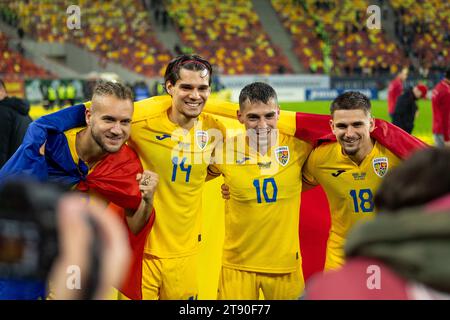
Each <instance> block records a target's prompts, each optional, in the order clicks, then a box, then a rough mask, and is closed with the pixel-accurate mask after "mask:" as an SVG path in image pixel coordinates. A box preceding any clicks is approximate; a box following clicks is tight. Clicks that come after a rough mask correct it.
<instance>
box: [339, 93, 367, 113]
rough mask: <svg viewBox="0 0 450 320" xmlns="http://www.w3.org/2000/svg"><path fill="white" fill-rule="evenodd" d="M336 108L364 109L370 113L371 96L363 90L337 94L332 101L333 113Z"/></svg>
mask: <svg viewBox="0 0 450 320" xmlns="http://www.w3.org/2000/svg"><path fill="white" fill-rule="evenodd" d="M336 110H363V111H364V112H366V114H370V111H371V104H370V100H369V98H367V96H366V95H364V94H362V93H361V92H358V91H347V92H344V93H342V94H340V95H339V96H337V97H336V99H334V100H333V102H332V103H331V106H330V112H331V115H333V114H334V112H335V111H336Z"/></svg>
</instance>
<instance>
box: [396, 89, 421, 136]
mask: <svg viewBox="0 0 450 320" xmlns="http://www.w3.org/2000/svg"><path fill="white" fill-rule="evenodd" d="M416 100H417V99H416V97H415V96H414V93H413V89H412V88H408V89H406V90H404V91H403V93H402V94H401V96H400V97H398V99H397V103H396V104H395V111H394V116H393V118H392V123H393V124H395V125H396V126H397V127H400V128H402V129H403V130H405V131H406V132H408V133H411V132H412V131H413V128H414V118H415V116H416V111H417V109H418V108H417V102H416Z"/></svg>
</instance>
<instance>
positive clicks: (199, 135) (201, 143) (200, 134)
mask: <svg viewBox="0 0 450 320" xmlns="http://www.w3.org/2000/svg"><path fill="white" fill-rule="evenodd" d="M208 138H209V136H208V132H206V131H203V130H197V131H195V140H196V141H197V145H198V147H199V148H200V149H201V150H203V149H205V147H206V145H207V144H208Z"/></svg>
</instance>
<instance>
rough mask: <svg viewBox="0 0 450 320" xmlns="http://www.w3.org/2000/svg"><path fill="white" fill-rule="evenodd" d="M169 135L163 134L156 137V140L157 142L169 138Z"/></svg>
mask: <svg viewBox="0 0 450 320" xmlns="http://www.w3.org/2000/svg"><path fill="white" fill-rule="evenodd" d="M170 137H171V136H170V134H163V135H162V136H156V139H158V140H159V141H161V140H164V139H167V138H170Z"/></svg>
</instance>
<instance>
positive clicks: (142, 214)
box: [126, 170, 159, 234]
mask: <svg viewBox="0 0 450 320" xmlns="http://www.w3.org/2000/svg"><path fill="white" fill-rule="evenodd" d="M136 180H137V181H138V182H139V190H140V192H141V195H142V200H141V203H140V205H139V207H138V209H137V210H136V211H134V212H133V211H131V210H126V220H127V224H128V227H129V228H130V231H131V232H132V233H133V234H138V233H139V232H140V231H141V230H142V229H143V228H144V226H145V225H146V223H147V222H148V221H149V219H150V217H151V215H152V214H154V211H153V198H154V195H155V191H156V187H157V185H158V182H159V176H158V174H157V173H155V172H152V171H149V170H144V172H143V173H138V174H137V175H136Z"/></svg>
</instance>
